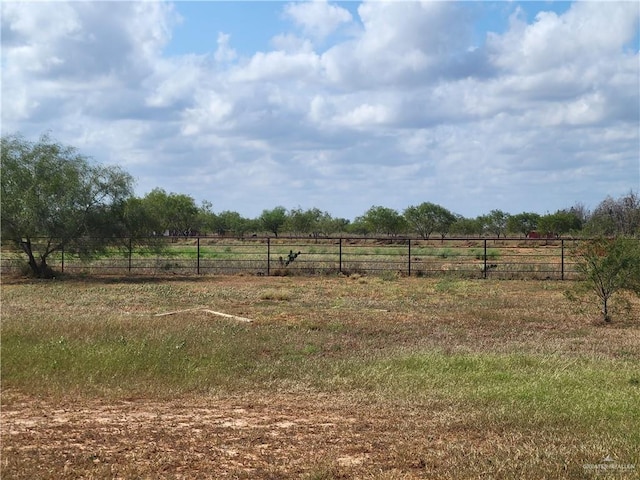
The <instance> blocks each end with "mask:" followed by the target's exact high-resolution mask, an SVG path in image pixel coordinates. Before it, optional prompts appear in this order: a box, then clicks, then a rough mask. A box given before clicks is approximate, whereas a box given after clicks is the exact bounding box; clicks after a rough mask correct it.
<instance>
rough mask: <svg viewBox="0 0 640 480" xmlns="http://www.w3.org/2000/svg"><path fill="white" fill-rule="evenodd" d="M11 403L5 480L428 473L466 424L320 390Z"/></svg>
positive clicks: (5, 430) (5, 413)
mask: <svg viewBox="0 0 640 480" xmlns="http://www.w3.org/2000/svg"><path fill="white" fill-rule="evenodd" d="M3 403H4V405H3V409H2V478H3V479H10V478H16V479H20V478H25V479H26V478H30V479H33V478H57V479H64V478H69V479H71V478H73V479H76V478H172V479H192V478H236V479H249V478H251V479H255V478H271V479H276V478H403V479H404V478H424V476H425V474H427V473H428V471H429V470H430V469H435V468H437V458H438V457H441V456H442V454H443V453H444V451H445V450H446V448H448V447H447V445H450V444H451V442H452V441H453V438H452V437H450V436H449V435H448V434H447V436H449V438H446V436H445V437H443V436H442V435H441V434H442V432H447V431H449V434H452V433H453V432H454V431H455V430H456V428H459V425H458V426H456V423H457V422H456V420H455V418H453V417H451V416H448V415H446V414H444V412H443V411H439V412H438V413H437V414H436V413H435V412H427V411H413V412H412V413H407V414H405V415H403V416H402V417H400V418H402V419H403V420H401V421H398V412H397V411H395V412H389V411H384V410H379V409H377V408H376V406H375V405H373V404H363V403H361V402H358V401H355V400H353V399H348V398H335V397H332V396H329V395H326V394H323V395H316V394H311V393H301V394H291V393H287V394H284V393H283V394H270V395H269V396H268V397H260V396H258V395H257V394H255V395H247V394H242V395H241V396H236V397H234V396H211V397H198V398H196V399H192V400H185V399H182V400H179V401H178V400H172V401H164V402H163V401H150V400H148V399H128V400H119V401H111V402H107V401H104V400H93V399H90V400H87V399H83V400H69V399H67V400H60V399H57V400H52V399H36V398H28V397H25V396H22V395H20V394H18V393H16V392H3ZM434 431H439V432H440V433H441V434H440V435H439V436H434V435H433V434H432V432H434ZM426 441H428V443H429V449H428V452H427V451H426V450H425V449H424V448H425V442H426ZM466 441H467V442H468V441H469V438H468V436H467V439H466ZM431 471H432V473H433V472H434V470H431Z"/></svg>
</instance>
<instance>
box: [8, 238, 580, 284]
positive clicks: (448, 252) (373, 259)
mask: <svg viewBox="0 0 640 480" xmlns="http://www.w3.org/2000/svg"><path fill="white" fill-rule="evenodd" d="M94 241H95V240H91V239H88V240H86V241H85V242H84V243H82V244H80V245H79V246H77V247H76V248H74V249H71V248H67V249H66V250H62V251H58V252H56V253H54V254H52V255H51V256H50V258H49V259H48V261H47V263H48V264H49V266H50V267H51V268H53V269H54V270H55V271H59V272H63V273H71V274H89V275H155V274H167V273H170V274H181V275H228V274H253V275H322V274H336V273H342V274H345V275H351V274H376V275H403V276H441V275H453V276H460V277H468V278H504V279H556V280H565V279H574V278H577V277H578V275H579V274H578V272H577V270H576V265H575V262H574V261H573V259H572V256H571V251H572V249H573V248H575V246H576V245H577V244H578V243H579V242H580V241H582V240H575V239H528V238H445V239H439V238H438V239H430V240H423V239H416V238H411V239H410V238H386V237H385V238H360V237H359V238H351V237H331V238H313V237H280V238H278V237H249V238H244V239H235V238H227V237H186V238H185V237H182V238H175V237H161V238H158V237H155V238H150V239H148V240H146V241H142V242H141V241H140V240H135V241H134V240H132V239H119V241H118V242H117V244H118V245H117V246H113V247H110V248H109V249H107V251H105V252H102V253H101V254H99V255H95V254H94V255H92V256H89V255H88V254H86V253H85V252H90V251H92V250H93V249H92V248H91V247H92V245H91V243H92V242H94ZM32 242H33V243H34V244H36V241H32ZM0 268H1V271H2V272H3V273H9V272H20V271H24V270H25V268H26V259H25V255H24V254H22V253H21V252H19V251H17V250H15V247H14V248H11V247H9V246H8V245H3V246H2V255H1V257H0Z"/></svg>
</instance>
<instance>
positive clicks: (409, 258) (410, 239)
mask: <svg viewBox="0 0 640 480" xmlns="http://www.w3.org/2000/svg"><path fill="white" fill-rule="evenodd" d="M408 245H409V248H408V250H409V272H408V273H409V276H411V239H409V244H408Z"/></svg>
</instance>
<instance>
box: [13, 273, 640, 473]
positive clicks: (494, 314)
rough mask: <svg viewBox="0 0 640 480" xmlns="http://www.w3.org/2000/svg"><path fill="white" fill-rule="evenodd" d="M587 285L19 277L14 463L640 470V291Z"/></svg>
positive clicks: (138, 468) (170, 468)
mask: <svg viewBox="0 0 640 480" xmlns="http://www.w3.org/2000/svg"><path fill="white" fill-rule="evenodd" d="M571 286H572V283H570V282H556V281H500V280H469V279H467V280H465V279H452V278H440V279H433V278H430V279H427V278H403V277H397V276H393V275H384V276H382V277H366V276H358V275H353V276H351V277H344V276H342V277H341V276H335V277H253V276H224V277H198V278H194V277H177V276H173V277H171V278H159V277H148V278H127V277H120V278H108V277H104V278H90V279H87V278H85V279H73V278H66V279H62V280H61V279H58V280H54V281H36V280H25V279H20V278H13V279H12V278H6V277H5V278H3V279H2V292H1V296H2V298H1V300H2V343H1V348H2V350H1V359H2V365H1V368H2V370H1V373H2V396H1V400H2V416H1V427H2V451H1V453H2V456H1V470H0V476H1V477H2V479H3V480H4V479H34V478H38V479H77V478H85V479H102V478H122V479H133V478H145V479H157V478H163V479H194V478H201V479H205V478H206V479H209V478H211V479H215V478H234V479H289V478H296V479H297V478H301V479H420V478H430V479H486V478H491V479H515V478H518V479H522V478H527V479H544V478H547V479H562V478H567V479H584V478H598V479H601V478H616V479H617V478H625V479H626V478H638V477H640V320H638V318H640V302H639V301H638V299H637V298H632V297H629V298H628V299H627V300H628V304H627V305H626V308H620V309H618V310H617V311H616V312H615V314H616V316H615V317H614V321H613V322H612V323H611V324H604V323H600V322H598V321H597V320H596V319H597V318H598V312H597V310H591V309H590V308H584V307H585V306H584V305H582V304H575V303H571V302H569V301H568V300H567V299H566V297H565V290H567V289H568V288H570V287H571ZM212 312H222V313H226V314H228V315H234V316H237V317H242V318H237V317H224V316H220V315H217V314H215V313H212ZM243 319H251V320H252V321H251V322H247V321H244V320H243Z"/></svg>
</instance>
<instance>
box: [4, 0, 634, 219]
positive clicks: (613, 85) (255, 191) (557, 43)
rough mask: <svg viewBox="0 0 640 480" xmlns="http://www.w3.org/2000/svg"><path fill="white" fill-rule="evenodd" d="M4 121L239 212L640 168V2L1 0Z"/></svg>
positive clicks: (143, 180) (484, 192)
mask: <svg viewBox="0 0 640 480" xmlns="http://www.w3.org/2000/svg"><path fill="white" fill-rule="evenodd" d="M0 8H1V10H0V11H1V13H2V53H1V55H2V57H1V65H2V72H1V74H2V117H1V120H2V133H3V134H7V133H14V132H20V133H22V134H23V135H25V136H26V137H28V138H31V139H37V138H38V137H39V136H40V135H41V134H42V133H44V132H50V134H51V135H52V136H53V137H54V138H56V139H58V140H60V141H61V142H63V143H66V144H70V145H74V146H76V147H78V149H79V150H80V151H81V152H83V153H85V154H87V155H89V156H91V157H92V158H94V159H95V161H97V162H100V163H104V164H118V165H121V166H122V167H123V168H124V169H125V170H126V171H128V172H129V173H131V174H132V175H133V176H134V178H135V179H136V193H137V194H138V195H140V196H142V195H144V194H146V193H148V192H149V191H150V190H151V189H153V188H155V187H160V188H163V189H165V190H166V191H168V192H176V193H186V194H189V195H191V196H192V197H193V198H194V199H195V200H196V201H197V202H198V203H199V202H201V201H204V200H207V201H210V202H211V203H212V204H213V209H214V211H217V212H220V211H224V210H232V211H237V212H239V213H241V214H242V215H244V216H247V217H255V216H258V215H259V214H260V213H261V211H262V210H264V209H271V208H273V207H275V206H279V205H281V206H284V207H285V208H288V209H292V208H298V207H300V208H305V209H306V208H314V207H317V208H320V209H321V210H324V211H327V212H329V213H330V214H332V215H334V216H337V217H338V216H339V217H345V218H349V219H353V218H355V217H356V216H359V215H361V214H363V213H364V212H365V211H366V210H367V209H368V208H370V207H371V206H374V205H382V206H386V207H390V208H394V209H396V210H398V211H399V212H402V210H404V209H405V208H406V207H408V206H411V205H418V204H420V203H422V202H433V203H437V204H440V205H442V206H444V207H446V208H448V209H450V210H451V211H453V212H455V213H459V214H461V215H464V216H467V217H474V216H476V215H480V214H484V213H487V212H489V211H490V210H492V209H501V210H504V211H507V212H510V213H514V214H515V213H520V212H523V211H534V212H538V213H542V214H544V213H546V212H554V211H556V210H558V209H562V208H569V207H571V206H573V205H575V204H576V203H581V204H583V205H585V206H586V207H587V208H594V207H595V206H596V205H597V204H598V203H599V202H600V201H601V200H603V199H604V198H605V197H606V196H609V195H610V196H613V197H614V198H615V197H619V196H621V195H624V194H626V193H628V192H629V191H630V190H634V191H636V192H637V191H638V190H640V119H639V117H640V105H639V103H640V102H639V91H640V62H639V56H638V44H639V28H638V23H639V17H640V4H639V3H638V2H615V1H609V2H605V1H600V2H578V3H576V2H517V1H510V2H481V1H478V2H453V1H442V2H382V1H373V2H326V1H315V2H295V3H293V2H267V1H258V2H222V1H216V2H205V1H202V2H61V1H56V2H11V1H9V2H3V3H2V5H1V6H0Z"/></svg>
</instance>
